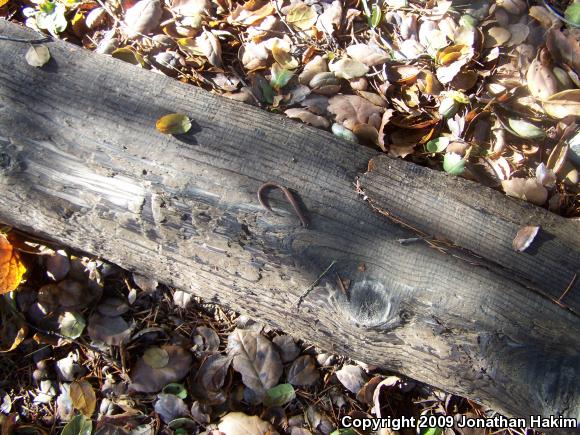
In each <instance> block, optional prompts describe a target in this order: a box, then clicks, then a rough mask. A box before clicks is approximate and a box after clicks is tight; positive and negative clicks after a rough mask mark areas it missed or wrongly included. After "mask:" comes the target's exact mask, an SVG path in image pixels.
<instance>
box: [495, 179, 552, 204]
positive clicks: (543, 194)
mask: <svg viewBox="0 0 580 435" xmlns="http://www.w3.org/2000/svg"><path fill="white" fill-rule="evenodd" d="M501 185H502V187H503V190H504V191H505V193H506V194H507V195H509V196H513V197H514V198H520V199H524V200H526V201H528V202H531V203H533V204H537V205H542V204H544V203H545V202H546V200H547V199H548V191H547V190H546V188H545V187H544V186H542V185H541V184H540V183H539V182H538V180H537V179H535V178H527V179H526V178H512V179H511V180H503V181H502V182H501Z"/></svg>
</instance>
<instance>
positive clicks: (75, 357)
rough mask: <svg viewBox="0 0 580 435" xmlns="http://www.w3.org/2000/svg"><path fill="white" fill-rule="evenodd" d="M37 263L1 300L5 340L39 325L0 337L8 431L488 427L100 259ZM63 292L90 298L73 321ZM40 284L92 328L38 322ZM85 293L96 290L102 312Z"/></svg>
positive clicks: (398, 382)
mask: <svg viewBox="0 0 580 435" xmlns="http://www.w3.org/2000/svg"><path fill="white" fill-rule="evenodd" d="M537 230H538V229H537V228H533V227H526V228H523V229H521V230H520V231H519V232H518V234H517V236H516V237H515V239H514V249H515V248H516V246H517V247H518V248H519V250H524V249H526V247H527V246H529V245H530V244H532V243H533V239H534V236H535V233H537ZM10 237H11V240H13V241H14V243H15V246H18V245H19V243H20V242H18V241H17V240H16V239H15V238H14V237H12V236H10ZM51 248H52V249H51ZM55 252H58V253H59V254H58V255H59V256H61V257H62V258H68V259H70V267H69V268H68V272H66V273H65V272H64V271H65V269H66V268H65V269H61V266H58V268H57V269H58V270H59V271H60V272H59V273H56V269H55V265H54V253H55ZM36 255H37V256H38V257H39V258H38V259H36V260H37V261H28V260H30V259H29V258H27V257H26V256H25V257H23V258H20V261H23V262H25V263H26V266H24V264H23V265H22V266H17V267H19V268H20V267H22V268H24V267H27V274H26V280H21V282H20V283H19V285H17V287H16V289H15V290H14V291H12V292H9V293H7V295H10V296H11V297H12V299H10V300H12V302H11V303H8V302H7V301H8V299H6V298H5V297H4V298H3V299H2V300H1V301H2V304H0V313H3V314H2V317H1V319H2V323H1V324H0V325H1V326H2V327H3V328H4V331H7V329H6V327H7V326H11V327H12V329H13V330H14V331H16V330H18V325H19V324H21V325H27V324H30V325H34V329H33V330H29V329H28V328H24V329H23V330H21V331H20V335H19V338H14V336H11V335H10V334H6V333H5V334H4V335H3V342H7V343H8V346H7V345H4V351H7V350H10V351H9V352H8V353H4V354H3V355H4V356H3V358H1V359H0V375H1V377H2V379H4V381H2V383H1V384H0V388H1V391H0V393H1V394H3V396H0V397H1V398H2V403H1V406H2V408H1V409H2V414H0V420H1V423H2V424H3V425H6V424H10V425H11V426H10V427H11V428H12V429H11V430H13V431H20V432H14V433H39V434H48V433H65V434H73V435H78V434H109V433H115V434H147V435H153V434H154V433H156V431H160V432H159V433H176V434H190V433H204V434H208V435H209V434H215V433H217V432H215V431H216V430H219V431H222V432H223V433H226V434H229V433H249V434H260V433H263V434H273V433H291V434H304V435H306V434H331V433H333V434H338V433H344V430H343V432H340V431H341V427H340V417H341V416H343V415H351V416H361V417H365V416H367V417H368V416H378V417H380V416H382V417H386V416H391V417H398V416H415V417H416V418H417V417H418V416H419V415H422V414H425V413H432V414H437V415H458V414H463V415H475V416H478V417H484V416H488V417H489V416H492V415H494V411H493V410H491V409H488V408H485V407H483V406H480V405H476V404H475V403H473V402H471V401H468V400H466V399H462V398H461V397H457V396H453V395H451V394H447V393H444V392H442V391H439V390H436V389H433V388H431V387H429V386H427V385H423V384H420V383H418V382H415V381H413V380H410V379H406V378H404V377H401V376H397V375H394V374H390V373H386V372H382V371H380V370H378V369H377V368H376V367H372V366H368V365H366V364H364V363H360V362H357V361H352V360H348V359H346V358H344V357H340V356H338V355H333V354H331V353H325V352H324V350H323V349H316V348H314V347H313V346H310V345H308V344H307V343H303V342H301V341H296V340H294V339H293V338H292V337H290V336H288V335H285V334H283V333H281V332H279V331H275V330H272V329H270V328H269V327H268V326H267V325H264V324H262V323H260V322H256V321H254V320H252V319H251V318H248V317H246V316H238V315H237V314H236V313H234V312H231V311H224V309H223V308H221V307H220V306H218V305H214V304H208V303H205V302H204V301H202V300H201V299H199V298H197V297H193V298H191V300H189V302H188V303H187V304H186V305H185V306H183V305H178V304H177V303H176V302H175V295H174V294H175V293H176V291H175V290H173V289H170V288H167V287H165V286H164V285H159V284H157V283H152V282H151V281H150V280H148V279H145V278H144V277H142V276H138V275H132V274H131V273H129V272H127V271H123V270H122V269H120V268H118V267H116V266H114V265H111V264H108V263H105V262H103V261H101V260H98V259H92V258H87V257H82V256H77V255H76V253H74V252H72V251H68V250H66V249H64V250H63V249H56V248H55V247H44V246H38V249H37V254H36ZM57 263H58V264H59V265H60V264H61V260H60V259H59V261H58V262H57ZM49 270H50V273H47V271H49ZM55 277H58V278H60V281H59V280H55ZM134 279H135V280H134ZM71 280H75V282H77V283H78V285H80V286H81V288H82V289H83V290H84V291H82V292H76V291H75V292H73V293H72V294H74V295H76V296H75V298H74V301H73V305H74V306H75V307H77V308H78V311H76V312H75V314H74V316H73V315H71V314H70V312H68V311H66V310H65V309H66V307H63V306H62V305H61V304H60V302H59V301H60V300H61V299H62V295H61V293H62V294H71V293H70V289H68V288H67V287H66V286H62V285H60V284H61V283H62V282H66V281H71ZM135 281H138V282H139V285H140V286H142V287H143V288H141V287H138V286H137V282H135ZM152 284H154V286H153V285H152ZM47 285H53V286H54V287H51V292H52V293H51V298H49V299H46V300H47V301H48V302H50V303H52V304H53V308H52V309H55V310H56V311H59V312H61V313H62V314H61V317H62V316H64V317H65V318H67V319H69V320H68V322H69V323H73V324H76V323H79V324H80V325H84V322H85V319H89V320H88V322H87V324H88V325H89V327H88V328H85V327H69V329H70V330H72V331H75V332H74V333H73V334H63V332H64V331H65V330H66V328H64V327H63V325H62V323H63V322H62V321H61V322H60V323H59V322H57V321H56V318H55V320H54V321H53V320H51V319H50V318H49V319H48V320H47V319H45V318H42V319H41V320H42V321H39V319H38V309H40V311H41V312H43V311H42V308H43V303H42V302H39V298H40V296H41V292H40V291H39V290H40V289H42V288H45V287H46V286H47ZM95 286H96V287H95ZM75 288H76V287H75ZM92 288H99V289H101V291H100V292H99V293H98V294H97V299H96V300H95V299H94V292H93V291H92V290H91V291H89V289H92ZM136 289H137V290H136ZM131 293H136V295H135V296H134V301H133V302H132V303H128V298H129V295H130V294H131ZM180 299H181V298H180ZM89 302H90V303H89ZM178 302H179V301H178ZM7 303H8V304H7ZM44 303H46V301H45V302H44ZM63 310H64V311H63ZM9 313H10V316H12V317H6V315H7V314H9ZM94 316H98V317H97V321H96V323H95V320H94V319H95V317H94ZM16 318H19V319H20V320H16ZM73 320H74V321H73ZM121 321H122V323H121ZM65 323H66V322H65ZM91 325H92V326H91ZM119 325H122V327H121V328H118V326H119ZM128 325H133V326H131V327H129V328H128V329H127V327H128ZM6 347H8V348H6ZM18 367H19V368H18ZM22 368H27V369H26V370H23V369H22ZM30 373H32V376H31V377H30ZM4 392H5V393H4ZM7 422H8V423H7ZM496 429H498V431H497V432H496V433H506V434H507V432H502V431H501V430H500V429H501V428H496ZM31 431H32V432H31ZM243 431H246V432H243ZM510 433H514V432H513V431H512V432H510ZM522 433H523V432H522Z"/></svg>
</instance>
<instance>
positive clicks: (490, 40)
mask: <svg viewBox="0 0 580 435" xmlns="http://www.w3.org/2000/svg"><path fill="white" fill-rule="evenodd" d="M511 36H512V34H511V33H510V31H509V30H507V29H504V28H503V27H492V28H491V29H489V30H488V31H487V32H486V33H485V42H484V47H485V48H491V47H499V46H501V45H504V44H505V43H506V42H508V41H509V40H510V38H511Z"/></svg>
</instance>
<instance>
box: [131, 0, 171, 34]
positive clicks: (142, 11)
mask: <svg viewBox="0 0 580 435" xmlns="http://www.w3.org/2000/svg"><path fill="white" fill-rule="evenodd" d="M162 13H163V10H162V8H161V2H160V1H159V0H140V1H138V2H137V3H135V4H134V5H133V6H132V7H130V8H129V9H128V10H127V12H126V13H125V32H126V33H127V36H128V37H129V38H134V37H136V36H138V35H142V34H147V33H149V32H150V31H152V30H153V29H154V28H155V27H157V25H158V24H159V20H160V19H161V14H162Z"/></svg>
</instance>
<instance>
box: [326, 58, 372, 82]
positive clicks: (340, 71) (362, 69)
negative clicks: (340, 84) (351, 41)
mask: <svg viewBox="0 0 580 435" xmlns="http://www.w3.org/2000/svg"><path fill="white" fill-rule="evenodd" d="M328 68H329V69H330V71H332V72H333V73H334V75H335V76H336V77H339V78H342V79H346V80H351V79H356V78H357V77H362V76H364V75H365V74H366V73H367V72H369V67H368V66H366V65H365V64H364V63H362V62H359V61H358V60H354V59H349V58H342V59H339V60H338V61H336V62H331V63H330V64H329V65H328Z"/></svg>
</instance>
